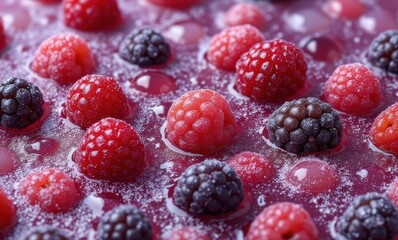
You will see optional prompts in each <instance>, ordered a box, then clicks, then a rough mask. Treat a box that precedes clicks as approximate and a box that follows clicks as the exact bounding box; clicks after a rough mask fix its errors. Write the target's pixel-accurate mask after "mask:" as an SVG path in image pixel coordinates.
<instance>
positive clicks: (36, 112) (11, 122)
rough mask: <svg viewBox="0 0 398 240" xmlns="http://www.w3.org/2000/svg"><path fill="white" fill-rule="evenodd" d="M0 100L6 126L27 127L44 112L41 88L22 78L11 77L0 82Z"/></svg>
mask: <svg viewBox="0 0 398 240" xmlns="http://www.w3.org/2000/svg"><path fill="white" fill-rule="evenodd" d="M0 102H1V104H0V105H1V109H0V118H1V126H2V127H4V128H14V129H22V128H26V127H27V126H29V125H31V124H32V123H34V122H36V121H37V120H38V119H40V117H41V116H42V115H43V113H44V108H43V104H44V101H43V95H42V93H41V91H40V89H39V88H38V87H37V86H36V85H34V84H33V83H30V82H28V81H26V80H24V79H22V78H16V77H10V78H8V79H5V80H4V81H3V82H2V83H1V84H0Z"/></svg>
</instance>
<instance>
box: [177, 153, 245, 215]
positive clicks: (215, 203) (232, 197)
mask: <svg viewBox="0 0 398 240" xmlns="http://www.w3.org/2000/svg"><path fill="white" fill-rule="evenodd" d="M243 198H244V192H243V187H242V181H241V180H240V178H239V177H238V175H237V174H236V172H235V170H233V168H231V167H230V166H228V165H227V164H226V163H224V162H220V161H218V160H206V161H204V162H202V163H198V164H195V165H192V166H190V167H189V168H188V169H187V170H185V172H184V173H183V174H182V176H181V178H180V179H179V180H178V182H177V185H176V187H175V189H174V203H175V204H176V205H177V206H179V207H181V208H182V209H185V210H187V211H189V212H191V213H194V214H222V213H225V212H229V211H232V210H235V209H236V208H238V207H239V205H240V203H241V202H242V201H243Z"/></svg>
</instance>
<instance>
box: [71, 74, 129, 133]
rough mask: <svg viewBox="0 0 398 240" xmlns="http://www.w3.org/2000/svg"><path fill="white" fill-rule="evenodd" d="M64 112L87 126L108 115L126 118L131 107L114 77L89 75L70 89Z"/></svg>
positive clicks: (76, 122) (75, 122) (78, 123)
mask: <svg viewBox="0 0 398 240" xmlns="http://www.w3.org/2000/svg"><path fill="white" fill-rule="evenodd" d="M64 113H65V115H66V117H67V118H68V119H69V120H70V121H71V122H72V123H74V124H77V125H79V126H80V127H82V128H87V127H89V126H91V125H92V124H93V123H95V122H98V121H99V120H101V119H103V118H106V117H113V118H124V117H126V116H127V115H128V113H129V107H128V102H127V98H126V96H125V95H124V93H123V90H122V88H121V87H120V86H119V84H118V83H117V82H116V80H115V79H114V78H113V77H108V76H103V75H87V76H84V77H83V78H81V79H80V80H78V81H77V82H76V83H75V84H74V85H73V86H72V87H71V89H70V90H69V93H68V96H67V97H66V104H65V109H64Z"/></svg>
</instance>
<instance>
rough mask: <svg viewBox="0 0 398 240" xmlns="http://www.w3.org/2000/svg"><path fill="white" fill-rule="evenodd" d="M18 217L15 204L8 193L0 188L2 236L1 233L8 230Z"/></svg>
mask: <svg viewBox="0 0 398 240" xmlns="http://www.w3.org/2000/svg"><path fill="white" fill-rule="evenodd" d="M16 219H17V214H16V210H15V206H14V204H13V203H12V201H11V200H10V199H9V198H8V196H7V194H6V193H5V192H4V190H3V189H2V188H0V237H1V233H2V232H5V231H6V230H8V229H9V228H10V227H11V226H12V225H13V224H14V223H15V222H16Z"/></svg>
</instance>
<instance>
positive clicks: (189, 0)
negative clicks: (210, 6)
mask: <svg viewBox="0 0 398 240" xmlns="http://www.w3.org/2000/svg"><path fill="white" fill-rule="evenodd" d="M147 1H148V2H151V3H153V4H156V5H159V6H163V7H170V8H178V9H182V8H187V7H190V6H192V5H194V4H196V3H197V2H199V1H200V0H147Z"/></svg>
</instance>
